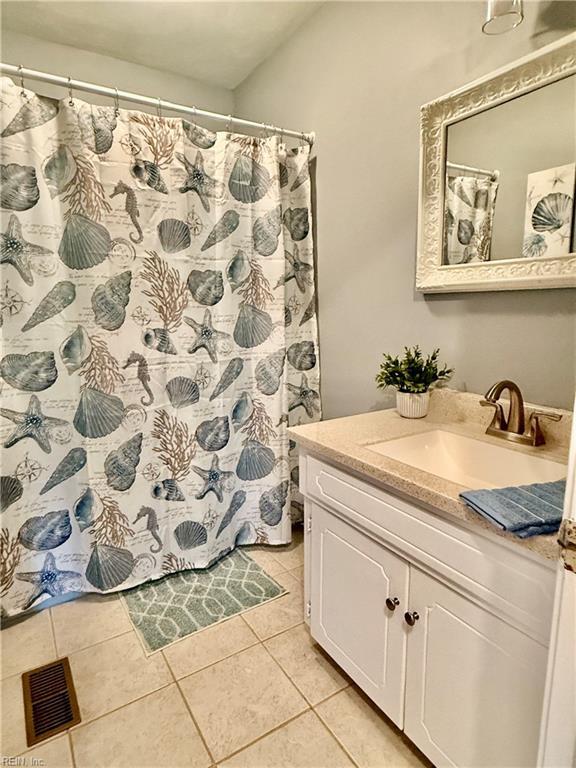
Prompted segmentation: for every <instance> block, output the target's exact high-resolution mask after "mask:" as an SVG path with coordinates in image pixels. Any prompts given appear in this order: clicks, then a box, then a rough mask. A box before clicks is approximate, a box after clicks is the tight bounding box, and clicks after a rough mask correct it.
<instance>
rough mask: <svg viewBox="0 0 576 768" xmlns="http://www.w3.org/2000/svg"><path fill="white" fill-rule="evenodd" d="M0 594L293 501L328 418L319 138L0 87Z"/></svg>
mask: <svg viewBox="0 0 576 768" xmlns="http://www.w3.org/2000/svg"><path fill="white" fill-rule="evenodd" d="M0 115H1V125H0V134H1V136H2V148H1V157H0V166H1V167H0V173H1V179H2V194H1V201H0V202H1V208H0V210H1V214H2V235H1V240H0V261H1V276H2V285H1V293H0V298H1V301H0V310H1V312H0V319H1V321H2V328H1V334H2V346H1V349H0V387H1V395H2V403H1V408H0V439H1V445H2V449H1V450H2V469H1V475H2V477H1V484H0V490H1V510H2V517H1V520H0V596H1V599H2V611H3V613H4V615H16V614H18V613H20V612H22V611H24V610H27V609H28V608H30V607H33V606H34V607H36V606H38V605H40V604H41V603H42V602H43V601H45V600H48V599H49V598H58V597H60V596H62V595H65V594H66V593H76V592H108V591H114V590H122V589H126V588H128V587H132V586H134V585H136V584H139V583H142V582H144V581H147V580H150V579H157V578H160V577H161V576H163V575H165V574H168V573H171V572H174V571H178V570H184V569H188V568H204V567H206V566H208V565H209V564H211V563H213V562H215V561H216V560H218V558H220V557H222V556H223V555H224V554H226V553H227V552H229V551H230V550H232V549H233V548H234V547H236V546H240V545H247V544H254V543H261V544H266V543H267V544H271V545H273V544H283V543H286V542H288V541H289V540H290V537H291V525H292V522H293V520H294V519H295V518H297V517H298V515H299V514H300V512H301V505H300V500H299V498H298V496H297V493H296V492H297V481H298V478H297V464H296V457H295V455H294V453H293V451H292V450H291V449H290V443H289V440H288V437H287V426H288V424H294V423H301V422H306V421H309V420H313V419H318V418H319V417H320V397H319V381H318V349H317V333H316V316H315V301H314V269H313V255H312V235H311V224H312V222H311V210H310V181H309V176H308V161H309V157H308V148H299V149H297V150H292V151H290V152H286V151H285V150H284V149H283V148H282V147H281V146H280V145H279V144H278V141H277V139H276V138H274V139H265V140H262V139H252V138H248V137H245V136H239V135H234V134H228V133H224V132H219V133H211V132H210V131H207V130H206V129H204V128H201V127H200V126H194V125H191V124H189V123H187V122H184V121H182V120H180V119H168V118H161V117H157V116H151V115H148V114H144V113H141V112H133V111H122V110H121V111H120V112H119V113H115V111H114V109H113V108H109V107H97V106H91V105H89V104H87V103H85V102H82V101H79V100H74V102H73V104H70V103H69V100H68V98H66V99H63V100H61V101H54V100H52V99H47V98H44V97H40V96H36V95H34V94H33V93H32V92H29V91H28V92H24V93H22V92H21V89H20V88H18V87H16V86H15V85H14V84H13V83H12V82H11V81H10V80H9V79H3V80H2V98H1V109H0Z"/></svg>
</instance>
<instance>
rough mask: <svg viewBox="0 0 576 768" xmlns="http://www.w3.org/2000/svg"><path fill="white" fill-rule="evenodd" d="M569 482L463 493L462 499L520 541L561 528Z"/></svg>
mask: <svg viewBox="0 0 576 768" xmlns="http://www.w3.org/2000/svg"><path fill="white" fill-rule="evenodd" d="M565 491H566V481H565V480H556V481H555V482H552V483H533V484H532V485H519V486H516V487H511V488H494V489H490V490H480V491H464V493H461V494H460V497H461V498H462V499H464V501H465V502H466V504H468V506H469V507H471V508H472V509H473V510H474V511H475V512H478V513H479V514H481V515H482V517H485V518H486V520H489V521H490V522H491V523H493V524H494V525H497V526H498V527H499V528H502V529H503V530H505V531H510V533H514V534H515V535H516V536H519V537H520V538H521V539H526V538H528V536H537V535H538V534H543V533H554V532H555V531H557V530H558V529H559V528H560V522H561V521H562V511H563V505H564V492H565Z"/></svg>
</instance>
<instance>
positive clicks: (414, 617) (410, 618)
mask: <svg viewBox="0 0 576 768" xmlns="http://www.w3.org/2000/svg"><path fill="white" fill-rule="evenodd" d="M419 618H420V615H419V613H418V611H406V613H405V614H404V621H405V622H406V624H408V626H409V627H413V626H414V624H416V622H417V621H418V619H419Z"/></svg>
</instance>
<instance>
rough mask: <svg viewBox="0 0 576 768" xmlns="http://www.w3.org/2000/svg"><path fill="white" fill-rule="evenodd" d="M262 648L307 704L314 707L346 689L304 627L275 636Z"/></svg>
mask: <svg viewBox="0 0 576 768" xmlns="http://www.w3.org/2000/svg"><path fill="white" fill-rule="evenodd" d="M264 645H265V646H266V647H267V648H268V650H269V651H270V653H271V654H272V656H274V658H275V659H276V661H277V662H278V664H280V666H281V667H282V669H283V670H284V671H285V672H286V674H287V675H288V676H289V678H290V679H291V680H292V682H293V683H294V685H295V686H296V687H297V688H298V690H299V691H300V693H301V694H302V695H303V696H305V697H306V699H308V701H309V702H310V704H317V703H318V702H319V701H322V700H323V699H326V698H327V697H328V696H331V695H332V694H333V693H336V692H337V691H340V690H342V689H343V688H346V686H347V685H348V680H347V679H346V678H345V677H344V676H343V674H342V673H341V671H340V670H339V669H338V667H337V665H336V663H335V662H333V661H331V660H330V659H329V658H328V656H327V655H325V654H324V653H322V651H321V650H320V649H319V647H318V646H317V645H316V643H315V642H314V641H313V640H312V637H311V636H310V631H309V629H308V627H307V626H306V624H300V625H298V626H297V627H294V628H293V629H289V630H288V631H287V632H283V633H282V634H281V635H276V637H273V638H271V639H270V640H267V641H266V642H265V643H264Z"/></svg>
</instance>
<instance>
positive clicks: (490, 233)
mask: <svg viewBox="0 0 576 768" xmlns="http://www.w3.org/2000/svg"><path fill="white" fill-rule="evenodd" d="M575 102H576V76H574V75H572V76H571V77H566V78H564V79H561V80H558V81H556V82H554V83H551V84H549V85H546V86H544V87H541V88H538V89H536V90H533V91H530V92H529V93H526V94H524V95H522V96H518V97H516V98H514V99H511V100H510V101H507V102H504V103H502V104H499V105H497V106H495V107H492V108H490V109H487V110H485V111H483V112H479V113H477V114H475V115H472V116H471V117H467V118H466V119H464V120H461V121H459V122H456V123H453V124H451V125H449V126H448V129H447V137H446V139H447V152H446V154H447V158H448V160H447V162H446V171H445V206H444V237H443V245H444V247H443V259H442V263H443V264H444V265H454V264H472V263H475V262H485V261H498V260H503V259H532V258H537V259H541V258H547V257H558V256H567V255H568V254H570V253H572V252H574V250H576V245H575V242H576V237H575V234H574V230H575V222H574V220H575V217H574V189H575V168H576V164H575V161H576V122H575V121H574V115H575V114H576V112H575V109H576V103H575Z"/></svg>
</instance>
